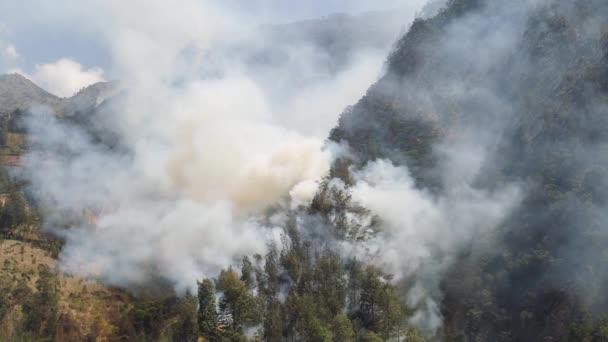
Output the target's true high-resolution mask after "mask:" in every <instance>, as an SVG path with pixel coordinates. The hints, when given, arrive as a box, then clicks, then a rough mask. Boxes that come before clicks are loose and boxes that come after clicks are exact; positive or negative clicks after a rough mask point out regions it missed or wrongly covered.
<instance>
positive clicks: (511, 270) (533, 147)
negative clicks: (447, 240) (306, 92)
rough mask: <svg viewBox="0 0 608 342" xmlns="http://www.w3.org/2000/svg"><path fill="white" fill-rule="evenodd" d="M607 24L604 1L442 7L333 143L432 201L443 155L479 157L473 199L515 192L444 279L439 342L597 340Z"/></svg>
mask: <svg viewBox="0 0 608 342" xmlns="http://www.w3.org/2000/svg"><path fill="white" fill-rule="evenodd" d="M606 15H608V6H607V5H606V3H605V2H602V1H547V2H543V3H542V4H540V5H538V6H534V5H533V4H531V3H530V2H526V1H515V2H508V3H501V2H496V1H475V0H454V1H451V2H450V6H449V8H448V9H446V10H444V11H443V12H442V13H440V14H439V15H438V16H436V17H434V18H431V19H429V20H419V21H416V22H415V23H414V24H413V26H412V27H411V29H410V32H409V33H408V34H407V35H405V36H404V37H403V38H401V39H400V41H399V42H398V44H397V48H396V49H395V51H394V52H393V53H392V54H391V56H390V58H389V62H388V63H389V64H388V68H389V72H388V73H387V74H386V76H384V78H383V79H382V80H380V81H379V82H378V83H377V84H375V85H374V86H372V88H371V89H370V90H369V91H368V93H367V95H366V96H365V97H364V98H363V99H362V100H361V101H360V102H359V103H357V104H356V105H355V106H353V107H352V108H351V109H349V110H348V111H347V112H345V113H344V114H343V115H342V118H341V120H340V124H339V126H338V127H337V128H336V129H334V131H333V132H332V135H331V139H333V140H335V141H347V142H348V143H349V145H350V146H351V148H352V149H353V150H354V152H355V156H356V158H355V159H354V160H353V163H354V164H356V165H362V164H364V163H365V162H366V161H370V160H374V159H376V158H386V159H389V160H392V161H393V162H395V163H397V164H403V165H407V166H408V167H409V169H410V170H411V172H412V173H413V175H414V177H415V178H416V180H417V184H418V186H419V187H421V188H428V189H431V191H433V192H435V193H437V194H442V193H445V192H446V191H449V188H450V187H451V186H453V184H450V183H449V182H450V178H449V177H450V171H449V170H448V174H447V176H446V167H450V163H451V160H452V158H454V156H455V158H461V156H459V155H458V153H462V150H460V151H459V150H457V149H452V148H453V147H454V146H460V147H464V148H465V151H466V149H468V150H473V151H477V152H475V153H479V152H480V151H481V153H482V155H484V156H485V157H484V160H483V162H482V164H481V167H480V168H479V169H478V170H477V169H475V170H474V172H475V173H474V174H472V175H471V176H473V177H474V181H473V184H474V186H475V188H477V189H496V188H500V187H501V186H502V185H504V184H507V183H509V182H517V183H519V184H523V185H522V187H523V189H524V191H525V194H524V198H523V200H522V202H521V203H520V205H519V206H518V208H517V209H516V210H514V211H513V212H512V213H511V214H510V215H509V216H508V217H507V218H506V219H505V220H504V222H502V223H501V224H500V227H499V230H497V231H495V232H492V233H490V234H485V235H478V236H476V237H475V240H474V241H472V242H471V244H470V245H467V247H466V249H464V250H462V251H461V252H460V253H459V256H458V258H457V259H456V260H455V261H454V262H453V264H452V265H451V266H450V267H449V268H448V270H447V271H446V272H445V274H444V275H443V278H442V281H441V291H442V297H443V300H442V313H443V316H444V319H445V327H444V331H443V334H444V336H445V338H446V340H451V341H454V340H462V341H470V340H484V341H488V340H492V341H503V340H504V341H513V340H518V341H548V340H551V341H554V340H555V341H564V340H573V341H574V340H576V341H580V340H593V341H600V340H604V339H605V336H604V335H603V333H602V332H601V329H602V328H600V326H601V324H602V323H601V322H602V321H601V318H602V317H603V316H604V315H605V314H606V309H607V308H608V307H607V306H606V305H607V304H608V302H606V297H605V295H604V294H605V290H606V285H607V283H606V274H605V272H604V271H603V269H604V266H602V265H603V263H604V261H605V246H606V242H608V241H607V240H606V239H607V238H608V234H607V233H606V230H605V225H606V220H605V217H604V215H603V214H601V213H602V212H603V211H604V210H605V200H606V195H607V194H608V193H607V192H606V190H608V189H606V187H605V181H604V180H603V179H604V178H605V174H606V171H608V164H606V160H605V158H604V157H603V156H602V155H603V152H604V147H605V144H606V139H608V135H607V134H606V132H608V122H607V121H606V114H607V113H608V112H607V108H608V102H607V99H608V98H607V95H608V93H607V91H608V87H607V86H606V79H607V76H608V74H607V72H608V26H607V24H606V21H605V20H604V19H605V17H606ZM465 153H466V152H465ZM446 177H447V178H446ZM488 246H491V247H490V249H488ZM593 322H599V323H597V324H598V325H594V324H595V323H593Z"/></svg>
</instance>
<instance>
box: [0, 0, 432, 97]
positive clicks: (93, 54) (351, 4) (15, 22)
mask: <svg viewBox="0 0 608 342" xmlns="http://www.w3.org/2000/svg"><path fill="white" fill-rule="evenodd" d="M424 2H426V0H374V1H371V0H307V1H301V0H129V1H125V2H121V1H118V0H87V1H81V0H57V1H45V0H4V1H0V74H1V73H7V72H15V71H16V72H20V73H21V74H24V75H26V76H28V77H29V78H30V79H32V80H34V81H35V82H36V83H38V84H41V85H45V84H53V83H55V82H57V80H58V79H61V78H63V80H61V81H62V82H63V81H64V79H67V80H68V82H67V83H66V82H63V86H62V87H59V88H58V89H52V90H55V91H56V92H57V93H61V94H60V95H65V96H67V94H69V93H70V92H71V91H73V90H74V89H79V88H80V86H79V85H80V84H82V83H88V82H91V81H92V80H94V81H102V80H107V79H115V78H120V75H117V72H116V71H115V70H114V68H113V64H114V62H115V60H114V59H113V58H115V57H116V56H112V52H111V47H110V46H109V45H111V44H112V43H111V40H112V39H113V38H112V37H108V36H107V35H105V36H103V35H102V34H101V33H100V32H102V31H107V30H108V29H110V30H111V29H112V27H113V25H115V24H116V20H121V22H122V23H125V22H126V23H128V24H127V25H129V24H132V25H140V24H142V23H143V25H151V26H155V25H157V26H158V27H159V28H158V29H157V30H163V29H161V28H160V27H161V26H162V23H161V21H165V22H173V23H174V24H175V25H177V26H179V25H180V21H181V20H180V19H179V18H175V17H174V15H173V16H172V15H171V14H170V13H173V12H175V11H173V9H176V10H177V12H180V9H181V10H182V11H181V12H180V13H181V14H180V15H183V16H189V15H190V14H191V13H190V12H188V11H189V9H190V8H191V7H192V5H193V4H198V5H200V6H195V7H198V8H200V9H203V8H205V9H208V8H221V10H220V12H221V13H222V14H223V15H226V14H227V15H228V16H232V17H235V15H236V17H238V18H240V19H244V21H246V22H247V23H248V24H250V25H254V26H255V25H258V24H276V23H287V22H294V21H298V20H305V19H313V18H319V17H324V16H327V15H330V14H334V13H348V14H354V15H356V14H360V13H363V12H369V11H378V10H387V9H395V8H402V9H408V10H411V11H412V12H416V11H418V10H419V9H420V8H421V7H422V6H421V4H422V3H424ZM116 8H118V9H120V8H124V10H123V11H122V13H120V15H119V19H117V18H116V17H115V15H116ZM159 8H163V9H165V10H164V11H160V12H159V11H158V9H159ZM186 8H187V9H186ZM119 12H120V11H119ZM151 13H153V14H151ZM218 13H219V12H218ZM221 20H222V19H218V22H221ZM404 20H409V19H407V18H405V19H404ZM157 22H158V24H156V23H157ZM238 25H241V22H240V21H239V22H238ZM211 27H214V26H213V25H211ZM159 32H160V31H159ZM109 39H110V41H109ZM118 74H120V72H118ZM65 75H68V76H67V77H66V76H65Z"/></svg>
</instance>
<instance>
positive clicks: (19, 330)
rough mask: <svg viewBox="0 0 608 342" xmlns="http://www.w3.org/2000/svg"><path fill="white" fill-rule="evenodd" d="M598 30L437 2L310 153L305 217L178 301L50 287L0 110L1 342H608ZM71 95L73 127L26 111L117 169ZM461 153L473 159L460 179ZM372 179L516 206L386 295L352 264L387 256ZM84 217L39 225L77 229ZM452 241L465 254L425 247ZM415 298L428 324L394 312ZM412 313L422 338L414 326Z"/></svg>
mask: <svg viewBox="0 0 608 342" xmlns="http://www.w3.org/2000/svg"><path fill="white" fill-rule="evenodd" d="M607 17H608V2H606V1H603V0H572V1H565V0H546V1H528V0H516V1H510V2H504V1H497V0H496V1H495V0H450V1H448V3H447V5H446V6H445V8H443V9H442V10H441V11H439V13H438V14H437V15H435V16H433V17H430V18H424V19H417V20H416V21H415V22H414V23H413V24H412V25H411V27H410V29H409V31H408V32H407V34H405V35H403V36H402V37H401V38H400V39H399V40H398V41H397V42H396V45H395V46H394V48H393V50H392V52H391V54H390V55H389V56H388V59H387V62H386V66H385V69H386V70H385V73H384V74H383V76H382V77H381V79H380V80H379V81H378V82H377V83H375V84H374V85H372V86H371V87H370V88H369V90H368V92H367V94H366V95H365V96H364V97H363V98H362V99H361V100H360V101H359V102H358V103H356V104H354V105H353V106H352V107H350V108H348V109H346V111H345V112H344V113H343V114H342V115H341V117H340V121H339V123H338V125H337V126H336V127H335V128H334V129H333V130H332V131H331V133H330V136H329V137H328V144H330V143H336V144H341V146H347V147H348V148H347V149H348V153H344V154H343V155H342V156H340V157H339V158H336V159H335V160H334V161H333V164H332V165H331V169H330V171H329V174H328V175H326V177H325V178H323V179H322V180H320V181H319V183H318V190H317V191H316V194H315V196H314V199H313V200H312V203H310V204H306V205H300V206H298V207H284V206H274V207H270V208H266V209H265V212H264V215H263V217H262V219H261V220H262V221H265V222H264V223H265V224H266V225H267V226H275V227H276V226H277V224H276V223H275V222H274V221H273V218H275V217H276V216H280V217H282V220H279V222H281V223H279V224H278V226H279V227H278V228H279V229H280V237H279V239H278V240H277V239H275V240H276V241H273V242H270V243H269V245H268V248H267V252H266V253H265V254H263V255H261V254H255V255H249V256H245V257H244V258H242V260H235V261H234V263H233V264H232V265H226V267H225V268H224V269H223V270H222V271H220V272H219V273H218V274H215V275H209V276H208V277H207V278H205V279H199V281H198V282H197V290H196V291H190V292H189V291H176V290H175V289H174V287H173V286H172V284H171V283H170V282H169V281H167V279H164V278H163V275H162V274H159V275H158V279H155V281H154V282H153V284H149V285H148V286H134V287H130V288H121V287H119V286H110V285H103V284H102V283H100V282H98V281H97V280H95V279H82V278H78V277H76V276H74V275H70V274H66V273H63V272H59V271H57V270H56V269H55V265H56V260H57V258H58V257H59V256H60V254H61V251H62V246H63V243H64V241H63V240H62V238H61V236H55V235H52V234H50V235H48V234H43V233H42V232H41V230H40V228H41V226H42V225H43V222H44V220H45V217H44V213H46V212H48V210H52V208H49V207H48V204H46V203H41V202H40V200H39V198H35V197H33V196H32V195H31V188H29V187H28V185H29V184H28V180H27V179H24V178H22V177H19V176H18V173H17V172H14V170H15V168H18V165H14V164H15V163H13V162H12V160H13V159H11V157H12V156H18V155H20V154H21V153H23V151H24V150H26V149H27V148H28V147H30V146H27V144H26V143H25V142H24V141H25V140H27V139H25V138H24V137H23V136H24V135H27V134H28V132H26V130H25V129H24V128H23V127H22V125H20V121H19V120H18V118H20V117H22V116H26V115H27V113H26V112H25V110H23V109H22V108H18V107H20V106H19V105H17V106H16V107H15V106H14V105H12V104H11V105H10V106H8V105H6V107H7V108H9V111H8V112H7V111H2V110H0V113H1V114H2V116H1V120H0V129H1V130H2V138H3V139H2V150H1V151H0V152H1V153H0V157H2V164H3V169H2V172H1V173H0V195H1V197H0V204H1V205H0V234H1V237H2V240H0V249H1V250H2V251H3V253H2V254H1V255H0V262H2V265H0V266H1V267H2V270H1V271H0V340H11V341H13V340H14V341H41V340H65V341H72V340H83V341H84V340H87V341H126V340H135V341H210V342H215V341H217V342H220V341H273V342H274V341H311V342H316V341H368V342H372V341H374V342H375V341H412V342H416V341H463V342H464V341H589V342H595V341H608V297H607V296H606V291H607V290H608V282H607V280H608V273H607V272H606V266H605V265H606V261H608V259H607V257H608V249H607V248H608V232H607V231H606V223H607V221H606V214H605V213H606V203H607V199H608V197H607V196H608V183H607V182H606V180H605V178H606V175H607V174H608V159H607V158H606V156H605V151H606V146H608V145H607V142H608V121H607V120H608V119H607V118H608V21H607V20H606V18H607ZM20 82H21V81H20ZM28 86H29V85H28ZM103 87H104V86H102V88H103ZM94 91H100V90H94ZM87 94H88V93H87V91H83V92H81V93H80V98H81V99H83V98H84V99H83V100H81V102H79V105H78V106H76V107H73V106H72V107H70V106H68V105H64V107H62V105H61V103H62V102H61V101H62V100H59V99H55V98H53V99H51V100H48V99H47V100H45V101H47V102H48V101H51V102H52V106H56V108H60V109H63V110H65V108H77V109H78V110H73V111H72V112H70V113H68V114H66V115H65V117H64V118H62V119H63V120H65V121H66V122H68V123H69V125H74V126H75V127H84V128H83V130H84V131H85V132H86V134H88V135H90V136H91V137H92V138H91V139H92V140H93V141H95V143H96V144H101V145H103V146H104V148H107V149H109V150H111V151H115V150H120V149H121V148H122V147H121V141H120V140H119V139H118V138H117V137H115V132H106V131H103V130H100V128H99V127H98V126H96V123H98V122H99V121H98V120H100V119H99V117H103V113H105V112H106V111H108V110H110V106H101V108H96V107H95V106H93V105H91V103H92V102H91V101H94V98H95V97H94V96H93V97H91V99H87V98H88V97H87V96H88V95H87ZM95 94H97V93H95ZM37 96H42V97H48V96H50V95H48V94H46V93H39V94H38V95H37ZM77 96H78V95H77ZM119 98H120V96H117V99H118V100H120V99H119ZM118 100H117V101H118ZM13 107H14V108H13ZM470 151H474V152H475V153H478V152H479V151H482V152H480V154H482V155H483V156H484V158H482V160H481V161H480V162H479V165H478V167H475V168H473V170H472V171H470V164H475V163H474V162H473V161H471V159H467V157H468V155H469V154H470ZM379 160H382V161H385V162H386V163H387V164H390V165H391V166H394V167H404V168H407V170H409V173H410V174H411V177H412V179H413V183H414V184H413V188H415V189H416V191H420V192H422V193H424V194H425V196H428V197H430V198H433V199H447V200H446V201H447V203H448V204H453V205H454V206H456V207H457V205H456V204H458V203H456V204H455V203H454V202H458V201H460V200H461V197H458V196H456V197H455V201H454V202H450V200H452V198H453V197H451V196H454V195H453V193H454V192H453V189H454V188H457V187H458V186H461V185H462V183H466V185H467V187H468V188H467V189H470V190H471V191H474V193H484V194H485V193H491V194H492V193H500V190H501V189H503V188H505V187H507V188H508V187H509V186H514V187H516V188H517V189H518V194H519V196H518V200H517V201H516V203H515V204H514V205H513V206H512V208H511V210H505V215H504V216H499V217H500V219H499V220H498V221H497V222H496V223H495V222H491V221H489V220H488V222H491V223H488V222H485V221H484V220H483V219H482V221H484V222H481V223H479V222H477V220H475V218H473V219H470V220H469V221H471V222H474V223H475V224H474V225H473V224H471V227H473V228H470V229H469V228H468V226H467V228H463V227H458V225H463V226H466V225H467V224H468V223H469V221H464V220H462V221H457V220H454V222H449V224H448V230H446V231H445V232H443V233H441V234H438V235H436V236H435V235H433V236H432V237H431V239H432V240H433V241H432V242H433V244H432V246H431V247H430V248H429V250H430V252H429V253H428V257H427V259H424V260H425V262H431V263H432V262H436V263H437V264H441V267H437V268H433V272H434V273H433V274H430V273H429V272H426V270H425V269H424V267H426V265H425V264H424V263H421V264H420V265H419V267H417V268H415V269H414V270H413V271H411V272H409V273H404V274H405V276H403V274H402V275H401V276H396V275H395V274H392V273H391V272H389V271H387V270H386V269H385V268H383V267H382V266H383V265H382V263H378V262H374V261H377V259H374V258H369V255H370V254H374V253H376V255H382V254H383V253H386V252H387V251H385V250H383V246H380V247H379V248H378V250H376V251H375V252H373V251H372V252H370V247H369V246H370V243H371V242H375V241H383V240H379V237H380V236H388V239H391V238H392V236H391V235H390V234H391V231H389V229H387V222H385V220H384V219H383V217H381V216H380V215H378V213H376V212H374V211H373V210H372V209H370V208H366V207H365V206H364V205H362V204H361V203H358V202H357V200H356V199H355V198H354V195H353V193H355V192H356V191H357V182H358V181H359V180H360V179H361V177H362V176H361V174H362V173H364V172H365V170H367V168H368V167H369V165H370V164H373V163H375V162H377V161H379ZM462 164H464V166H463V165H462ZM462 170H464V171H462ZM459 172H464V173H465V176H462V175H461V174H460V173H459ZM425 198H426V197H425ZM462 198H465V199H466V198H467V197H462ZM437 201H438V202H439V201H440V200H437ZM404 205H406V204H405V203H404ZM463 208H465V209H466V208H467V207H466V206H464V207H463ZM482 208H485V207H482ZM88 209H89V208H73V210H72V211H70V212H59V213H56V215H58V216H61V217H62V218H64V219H66V218H67V219H69V220H84V221H87V220H88V221H93V220H94V215H93V214H92V213H91V212H90V210H88ZM475 214H479V212H474V213H473V215H475ZM448 218H451V216H448ZM482 218H483V216H482ZM67 219H66V220H67ZM271 221H272V222H271ZM421 221H422V220H421ZM448 221H449V220H448ZM485 225H493V227H490V228H491V229H485ZM478 226H483V228H484V229H478ZM420 227H421V228H420V229H426V228H427V227H426V226H424V223H423V222H421V223H420ZM454 236H457V237H462V236H464V237H463V238H462V239H461V240H459V242H458V244H449V248H445V247H443V246H445V245H447V243H445V244H442V243H443V242H444V241H441V240H442V239H446V240H447V239H451V238H453V237H454ZM358 248H360V249H362V250H363V251H364V252H363V253H356V252H353V251H358ZM387 248H388V247H387ZM345 251H348V252H345ZM402 252H403V257H402V258H403V259H406V257H405V255H406V254H408V251H402ZM408 255H409V254H408ZM398 257H399V256H398ZM420 279H422V280H420ZM421 282H422V283H424V284H426V285H428V286H429V288H431V290H430V291H429V293H430V294H427V295H428V296H430V297H432V299H433V301H434V302H435V301H436V302H437V303H438V306H437V308H436V310H434V308H430V309H429V307H426V306H425V305H426V304H423V303H426V302H422V301H413V300H411V298H412V293H413V292H414V291H416V288H417V287H416V285H417V284H419V283H421ZM428 311H430V312H431V313H433V312H435V311H436V312H437V315H438V316H439V317H440V318H439V320H440V323H439V324H437V325H431V324H429V322H425V321H428V320H431V319H433V318H432V317H431V315H429V316H425V315H424V314H422V313H428ZM421 315H422V316H421ZM421 317H422V318H421ZM421 320H422V321H421Z"/></svg>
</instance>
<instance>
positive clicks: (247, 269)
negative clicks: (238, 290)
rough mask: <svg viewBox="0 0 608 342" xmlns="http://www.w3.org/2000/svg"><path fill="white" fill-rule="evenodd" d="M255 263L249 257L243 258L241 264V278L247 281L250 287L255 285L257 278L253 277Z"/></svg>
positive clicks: (244, 281)
mask: <svg viewBox="0 0 608 342" xmlns="http://www.w3.org/2000/svg"><path fill="white" fill-rule="evenodd" d="M253 273H254V272H253V264H252V263H251V260H249V257H247V256H246V257H244V258H243V263H242V265H241V280H242V281H243V283H245V286H247V288H248V289H253V287H254V286H255V279H254V277H253Z"/></svg>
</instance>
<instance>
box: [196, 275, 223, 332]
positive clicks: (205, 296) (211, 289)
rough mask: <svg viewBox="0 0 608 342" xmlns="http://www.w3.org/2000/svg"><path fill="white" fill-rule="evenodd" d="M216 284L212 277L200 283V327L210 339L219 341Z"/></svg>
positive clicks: (200, 330)
mask: <svg viewBox="0 0 608 342" xmlns="http://www.w3.org/2000/svg"><path fill="white" fill-rule="evenodd" d="M217 328H218V323H217V308H216V304H215V286H214V284H213V282H212V281H211V280H210V279H205V280H203V281H202V282H199V283H198V329H199V332H200V334H201V335H202V336H203V337H204V338H205V339H206V340H208V341H211V342H214V341H219V338H218V329H217Z"/></svg>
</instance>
